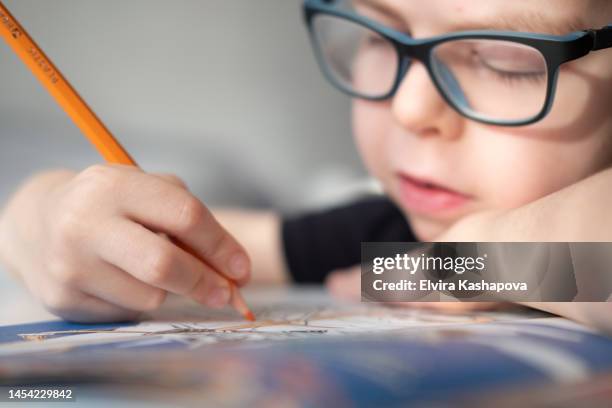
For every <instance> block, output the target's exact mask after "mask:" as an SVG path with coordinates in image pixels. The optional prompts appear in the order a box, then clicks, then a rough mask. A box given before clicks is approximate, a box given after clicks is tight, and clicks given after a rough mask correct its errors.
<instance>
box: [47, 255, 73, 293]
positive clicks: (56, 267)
mask: <svg viewBox="0 0 612 408" xmlns="http://www.w3.org/2000/svg"><path fill="white" fill-rule="evenodd" d="M46 266H47V269H48V271H49V274H50V275H51V276H52V277H53V278H55V279H56V280H57V281H58V282H59V283H61V284H63V285H71V286H74V285H76V284H78V281H79V279H80V278H79V276H78V275H79V274H78V271H77V269H76V268H72V267H71V265H70V262H69V261H68V260H67V258H66V257H63V256H61V255H59V254H53V255H51V256H48V257H47V260H46Z"/></svg>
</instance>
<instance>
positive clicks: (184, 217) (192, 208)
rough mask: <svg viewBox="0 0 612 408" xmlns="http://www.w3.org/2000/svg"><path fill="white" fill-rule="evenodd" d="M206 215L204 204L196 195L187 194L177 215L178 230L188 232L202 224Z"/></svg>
mask: <svg viewBox="0 0 612 408" xmlns="http://www.w3.org/2000/svg"><path fill="white" fill-rule="evenodd" d="M207 215H208V211H207V210H206V207H204V204H202V203H201V202H200V200H198V199H197V198H196V197H194V196H192V195H188V196H187V198H185V200H184V201H183V203H182V205H181V208H180V210H179V214H178V217H177V221H176V222H177V229H178V230H179V232H183V233H189V232H192V231H194V230H195V229H196V228H198V227H199V226H201V225H202V222H203V221H204V219H205V218H206V216H207Z"/></svg>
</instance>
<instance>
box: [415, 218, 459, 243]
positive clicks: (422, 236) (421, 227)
mask: <svg viewBox="0 0 612 408" xmlns="http://www.w3.org/2000/svg"><path fill="white" fill-rule="evenodd" d="M407 218H408V221H409V222H410V227H411V228H412V231H413V232H414V234H415V235H416V237H417V238H418V240H419V241H423V242H428V241H434V240H436V238H437V237H439V236H440V235H442V234H444V232H446V231H447V230H448V229H449V227H450V226H451V225H452V224H451V223H447V222H440V221H436V220H431V219H426V218H423V217H420V216H411V215H408V216H407Z"/></svg>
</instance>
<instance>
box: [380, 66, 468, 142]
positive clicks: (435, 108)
mask: <svg viewBox="0 0 612 408" xmlns="http://www.w3.org/2000/svg"><path fill="white" fill-rule="evenodd" d="M392 111H393V116H394V118H395V120H396V121H397V122H398V124H399V125H400V126H401V127H403V128H404V129H406V130H407V131H409V132H410V133H412V134H414V135H417V136H420V137H426V136H439V137H440V136H443V137H446V138H456V137H458V135H460V134H461V129H462V124H463V122H464V119H463V117H462V116H460V115H459V114H458V113H457V112H455V111H454V110H453V109H452V107H450V106H449V105H448V103H447V102H446V101H445V100H444V98H443V97H442V95H440V93H439V92H438V89H437V88H436V86H435V84H434V83H433V82H432V80H431V78H430V76H429V73H428V72H427V68H426V67H425V66H424V65H423V64H422V63H420V62H418V61H415V62H413V63H412V64H411V66H410V67H409V68H408V70H407V72H406V74H405V76H404V78H403V80H402V83H401V84H400V87H399V89H398V90H397V92H396V94H395V95H394V97H393V100H392Z"/></svg>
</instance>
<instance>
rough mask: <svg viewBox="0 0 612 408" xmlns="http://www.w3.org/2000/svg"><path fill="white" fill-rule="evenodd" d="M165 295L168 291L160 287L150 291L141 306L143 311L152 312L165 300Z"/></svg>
mask: <svg viewBox="0 0 612 408" xmlns="http://www.w3.org/2000/svg"><path fill="white" fill-rule="evenodd" d="M167 296H168V293H167V292H166V291H165V290H162V289H156V290H153V291H151V293H150V294H149V295H148V296H147V301H146V302H145V303H144V304H143V306H142V309H143V311H145V312H152V311H154V310H157V309H159V308H160V307H161V305H162V304H163V303H164V301H165V300H166V297H167Z"/></svg>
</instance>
